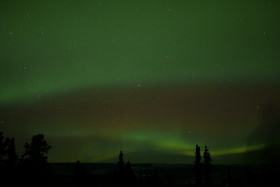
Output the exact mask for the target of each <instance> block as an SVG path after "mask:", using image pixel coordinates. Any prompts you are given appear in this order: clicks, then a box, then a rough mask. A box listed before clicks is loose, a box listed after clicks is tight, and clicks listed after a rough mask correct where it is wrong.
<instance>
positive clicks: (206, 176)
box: [203, 146, 213, 187]
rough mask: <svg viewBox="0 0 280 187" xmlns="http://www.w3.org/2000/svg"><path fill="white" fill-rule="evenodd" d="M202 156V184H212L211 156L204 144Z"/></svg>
mask: <svg viewBox="0 0 280 187" xmlns="http://www.w3.org/2000/svg"><path fill="white" fill-rule="evenodd" d="M203 157H204V166H205V168H204V186H207V187H208V186H213V183H212V179H211V163H210V162H211V161H212V159H211V156H210V153H209V150H208V148H207V146H205V150H204V153H203Z"/></svg>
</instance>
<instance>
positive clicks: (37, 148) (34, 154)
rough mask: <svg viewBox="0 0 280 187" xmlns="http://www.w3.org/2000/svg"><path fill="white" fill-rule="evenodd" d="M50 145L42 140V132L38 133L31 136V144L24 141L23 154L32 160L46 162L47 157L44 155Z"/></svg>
mask: <svg viewBox="0 0 280 187" xmlns="http://www.w3.org/2000/svg"><path fill="white" fill-rule="evenodd" d="M50 148H51V146H49V144H48V143H47V142H46V140H44V135H43V134H38V135H35V136H33V137H32V142H31V144H28V143H25V145H24V149H25V152H24V154H23V156H26V157H27V158H28V159H30V160H32V161H34V162H47V159H48V157H47V156H46V155H47V154H48V152H49V150H50Z"/></svg>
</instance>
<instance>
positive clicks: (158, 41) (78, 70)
mask: <svg viewBox="0 0 280 187" xmlns="http://www.w3.org/2000/svg"><path fill="white" fill-rule="evenodd" d="M279 10H280V2H279V1H278V0H271V1H265V0H263V1H262V0H240V1H239V0H238V1H225V0H223V1H222V0H217V1H210V0H209V1H202V0H196V1H194V0H189V1H185V0H181V1H180V0H174V1H164V0H161V1H159V0H153V1H152V0H149V1H145V0H141V1H128V0H123V1H113V0H112V1H109V0H108V1H105V0H104V1H101V0H100V1H96V0H92V1H85V0H84V1H83V0H80V1H74V0H73V1H70V0H68V1H66V0H64V1H57V0H56V1H51V0H50V1H35V0H30V1H20V0H13V1H8V0H4V1H1V3H0V20H1V29H0V47H1V51H0V63H1V64H0V76H1V78H0V110H1V114H0V131H2V132H3V134H4V136H5V137H15V139H16V146H17V151H18V153H19V154H21V153H22V150H23V149H22V146H23V145H24V143H25V142H30V141H31V138H32V136H33V135H36V134H39V133H41V134H44V135H45V139H46V141H47V142H48V143H49V144H50V145H51V146H52V148H51V149H50V152H49V161H50V162H75V161H77V160H80V161H81V162H111V161H114V162H117V160H116V159H115V158H116V157H117V156H118V154H119V151H120V150H122V151H123V152H124V159H125V160H127V159H130V162H131V163H141V162H166V163H186V164H192V163H193V161H194V152H195V146H196V144H198V145H200V146H201V148H202V152H203V150H204V146H205V145H207V146H208V148H209V150H210V153H211V155H212V157H213V161H215V162H216V163H240V162H241V160H242V159H239V156H240V155H241V154H243V153H245V152H248V151H257V150H261V149H263V148H264V147H266V144H267V141H266V140H264V138H262V137H261V136H267V135H268V134H269V133H268V132H265V131H263V130H258V129H267V128H268V127H269V129H270V131H271V129H272V131H274V132H279V131H278V130H279V127H274V126H273V127H272V126H271V125H270V122H271V121H273V120H274V121H275V119H276V118H277V116H278V115H279V110H278V109H279V106H280V96H279V95H280V61H279V60H280V51H279V49H280V26H279V23H280V11H279ZM268 104H270V105H269V106H272V105H273V106H274V107H270V109H266V108H265V106H267V105H268ZM271 108H273V109H271ZM263 111H266V112H263ZM266 113H268V114H267V115H266ZM264 114H265V115H264ZM263 123H265V124H269V125H270V126H267V128H260V126H261V124H263ZM271 123H272V122H271ZM261 127H262V126H261ZM276 130H277V131H276ZM256 131H257V132H256ZM258 131H262V133H260V132H258ZM252 136H254V138H252ZM277 136H278V135H277ZM274 137H275V136H274ZM274 142H278V143H279V142H280V141H279V138H278V139H277V138H274ZM185 156H191V157H193V158H192V159H191V161H188V160H187V159H185V158H186V157H185ZM223 156H224V158H225V157H233V158H236V159H234V160H223V159H222V157H223ZM234 156H236V157H234ZM215 157H216V159H215ZM237 158H238V159H237ZM219 159H220V160H219Z"/></svg>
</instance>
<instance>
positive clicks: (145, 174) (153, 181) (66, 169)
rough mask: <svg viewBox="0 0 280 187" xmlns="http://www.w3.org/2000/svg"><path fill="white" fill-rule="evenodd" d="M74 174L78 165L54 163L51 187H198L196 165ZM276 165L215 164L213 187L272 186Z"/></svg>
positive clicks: (104, 168) (105, 167)
mask: <svg viewBox="0 0 280 187" xmlns="http://www.w3.org/2000/svg"><path fill="white" fill-rule="evenodd" d="M82 165H83V167H84V168H86V171H87V172H85V173H84V174H82V175H74V174H73V170H74V168H75V163H53V164H52V167H53V171H54V174H53V176H52V177H51V178H50V181H49V182H50V183H49V186H60V187H62V186H195V180H194V172H193V170H194V166H193V165H184V164H181V165H180V164H132V165H131V168H132V171H133V173H134V175H133V176H132V175H130V176H126V177H125V178H121V177H120V176H119V175H118V172H117V169H116V168H115V166H116V164H100V163H85V164H82ZM278 168H279V166H276V165H212V168H211V171H212V172H211V177H212V181H213V186H269V185H270V184H273V183H274V181H276V180H277V177H278Z"/></svg>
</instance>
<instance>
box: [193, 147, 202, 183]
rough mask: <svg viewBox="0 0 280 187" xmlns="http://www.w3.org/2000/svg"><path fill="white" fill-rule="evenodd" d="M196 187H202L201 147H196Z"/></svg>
mask: <svg viewBox="0 0 280 187" xmlns="http://www.w3.org/2000/svg"><path fill="white" fill-rule="evenodd" d="M194 163H195V168H194V172H195V186H197V187H201V186H202V164H201V155H200V147H199V146H198V145H196V149H195V161H194Z"/></svg>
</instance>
